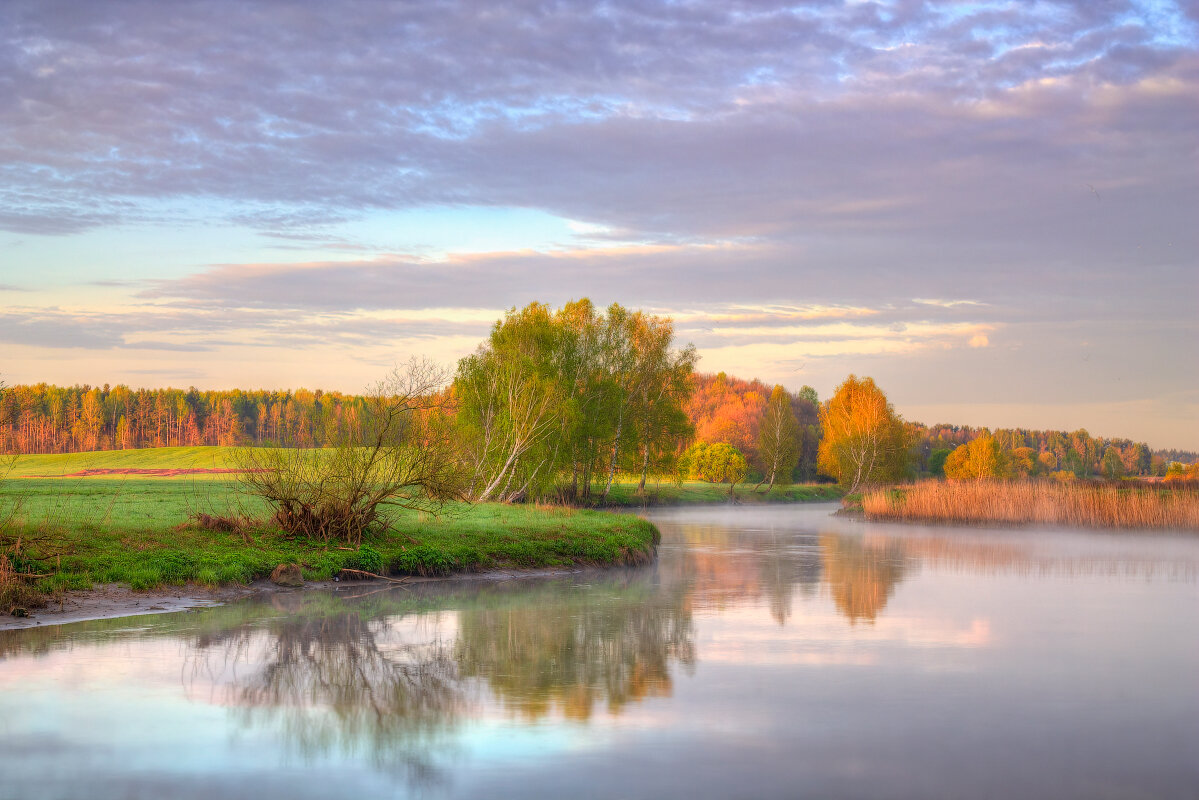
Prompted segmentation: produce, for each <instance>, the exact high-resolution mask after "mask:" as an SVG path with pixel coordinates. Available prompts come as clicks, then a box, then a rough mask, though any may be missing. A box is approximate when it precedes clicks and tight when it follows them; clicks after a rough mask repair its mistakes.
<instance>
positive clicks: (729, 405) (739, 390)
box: [687, 372, 770, 457]
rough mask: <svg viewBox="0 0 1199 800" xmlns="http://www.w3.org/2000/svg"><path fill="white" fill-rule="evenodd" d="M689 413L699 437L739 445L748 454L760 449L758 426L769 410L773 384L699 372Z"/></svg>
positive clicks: (737, 446) (706, 440) (704, 440)
mask: <svg viewBox="0 0 1199 800" xmlns="http://www.w3.org/2000/svg"><path fill="white" fill-rule="evenodd" d="M692 381H693V384H694V391H693V392H692V393H691V400H690V401H689V402H688V404H687V416H688V417H689V418H690V419H691V421H692V423H693V424H694V425H695V439H696V441H699V442H706V443H709V444H715V443H717V442H723V443H725V444H731V445H732V446H733V447H736V448H737V449H738V450H740V451H741V452H742V453H744V454H745V455H746V457H752V456H753V455H754V454H756V452H757V445H758V429H759V428H760V427H761V425H762V417H763V416H764V415H765V413H766V402H767V400H768V399H769V398H770V387H769V386H767V385H766V384H764V383H762V382H761V381H760V380H757V379H756V378H755V379H754V380H752V381H747V380H742V379H741V378H734V377H732V376H729V375H726V374H725V373H723V372H719V373H717V374H715V375H712V374H711V373H696V374H695V375H694V376H693V377H692Z"/></svg>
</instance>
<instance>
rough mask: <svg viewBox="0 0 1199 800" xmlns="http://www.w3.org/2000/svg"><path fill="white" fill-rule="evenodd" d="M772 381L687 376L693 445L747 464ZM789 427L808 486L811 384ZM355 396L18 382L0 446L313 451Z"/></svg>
mask: <svg viewBox="0 0 1199 800" xmlns="http://www.w3.org/2000/svg"><path fill="white" fill-rule="evenodd" d="M771 388H772V387H771V386H769V385H767V384H765V383H763V382H761V381H759V380H756V379H755V380H744V379H741V378H736V377H733V376H730V375H726V374H725V373H723V372H722V373H718V374H710V373H696V374H694V375H693V376H692V377H691V393H690V396H689V397H688V398H687V400H686V401H685V403H684V404H683V408H684V410H685V412H686V414H687V417H688V418H689V420H690V422H691V425H692V426H693V428H694V440H695V441H699V442H706V443H718V442H723V443H728V444H731V445H733V446H735V447H736V448H738V449H739V450H740V451H741V452H742V453H744V454H745V456H746V458H747V460H748V461H749V463H750V464H751V465H754V466H756V465H757V461H756V458H757V443H758V434H759V429H760V427H761V424H762V419H763V416H764V414H765V411H766V405H767V401H768V400H769V398H770V393H771ZM790 401H791V410H792V412H793V413H794V414H795V418H796V420H797V422H798V423H799V440H800V441H799V445H800V446H799V458H798V463H797V465H796V467H795V470H794V478H795V479H797V480H815V479H817V478H818V475H817V471H816V449H817V446H818V445H819V442H820V427H819V422H818V410H819V399H818V397H817V395H816V392H815V390H813V389H812V388H811V387H806V386H805V387H803V388H802V389H800V390H799V391H798V392H794V393H790ZM365 403H366V401H365V398H364V397H362V396H359V395H351V394H341V393H337V392H322V391H320V390H315V391H309V390H307V389H298V390H294V391H265V390H254V391H244V390H241V389H233V390H220V391H201V390H199V389H195V388H190V389H186V390H184V389H136V390H135V389H130V388H129V387H127V386H124V385H118V386H115V387H110V386H108V385H105V386H103V387H92V386H71V387H61V386H53V385H49V384H36V385H17V386H11V387H8V388H7V389H5V391H4V393H3V394H2V395H0V451H3V452H6V453H71V452H83V451H90V450H116V449H131V448H140V447H171V446H196V445H239V444H252V445H261V446H279V447H319V446H324V445H329V444H332V443H334V442H336V441H339V440H341V439H342V438H344V437H345V436H346V435H353V434H354V433H355V432H356V431H357V430H358V427H359V425H360V420H362V419H363V415H364V413H365V408H366V405H365ZM908 424H909V429H910V432H911V433H912V434H913V438H914V440H915V442H916V444H915V445H914V450H915V452H914V453H913V456H914V458H913V459H912V461H913V467H914V470H915V471H916V472H917V473H918V474H930V473H931V474H936V473H937V464H938V462H943V460H944V454H945V453H946V452H948V451H950V450H952V449H953V448H954V447H956V446H958V445H961V444H964V443H966V442H969V441H971V440H973V439H975V438H977V437H978V436H980V435H983V434H985V433H988V432H989V433H991V434H992V435H993V436H994V437H995V439H996V440H997V441H998V443H999V444H1000V445H1001V446H1002V447H1003V448H1004V449H1006V450H1008V451H1010V452H1013V453H1016V454H1017V455H1023V456H1024V457H1026V458H1030V459H1035V460H1037V461H1038V463H1039V464H1040V465H1041V467H1042V468H1043V469H1044V471H1053V470H1058V469H1063V470H1066V469H1068V470H1070V471H1072V472H1074V473H1075V474H1077V475H1079V476H1080V477H1085V476H1089V475H1099V474H1101V471H1102V470H1101V465H1102V461H1103V457H1104V455H1105V454H1106V452H1107V451H1108V450H1109V449H1112V450H1114V451H1115V453H1116V454H1117V455H1118V456H1119V458H1120V460H1121V462H1122V463H1123V466H1124V471H1125V474H1129V475H1153V474H1163V473H1164V472H1165V469H1166V466H1167V465H1168V464H1169V463H1170V462H1171V461H1180V462H1183V463H1193V462H1195V461H1197V460H1199V455H1197V454H1196V453H1193V452H1189V451H1182V450H1158V451H1153V450H1150V448H1149V447H1148V446H1147V445H1146V444H1145V443H1143V442H1134V441H1132V440H1129V439H1120V438H1115V439H1107V438H1103V437H1095V436H1091V435H1090V434H1089V433H1087V431H1085V430H1078V431H1073V432H1067V431H1041V430H1026V429H1001V430H995V431H988V430H987V429H985V428H975V427H970V426H962V425H946V424H938V425H932V426H926V425H922V424H920V423H908Z"/></svg>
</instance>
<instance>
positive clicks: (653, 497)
mask: <svg viewBox="0 0 1199 800" xmlns="http://www.w3.org/2000/svg"><path fill="white" fill-rule="evenodd" d="M842 494H843V492H842V491H841V489H840V488H839V487H838V486H837V485H836V484H827V483H801V484H795V485H792V486H775V487H773V488H771V489H770V490H767V489H766V487H765V486H763V487H762V488H761V489H758V490H757V491H755V490H754V485H753V484H752V483H748V484H746V483H741V484H738V485H737V487H736V489H735V490H734V493H733V498H734V502H737V503H805V502H813V501H820V500H839V499H840V498H841V496H842ZM727 502H729V485H728V484H727V483H705V482H704V481H684V482H683V483H682V484H681V485H679V484H674V483H661V484H658V485H654V484H647V485H646V487H645V491H644V492H638V491H637V484H636V483H635V482H632V481H629V482H621V483H616V484H613V486H612V491H611V492H609V493H608V500H607V502H606V505H608V506H614V507H618V508H640V507H642V506H647V505H648V506H655V505H692V504H705V503H727Z"/></svg>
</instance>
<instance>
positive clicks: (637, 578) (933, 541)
mask: <svg viewBox="0 0 1199 800" xmlns="http://www.w3.org/2000/svg"><path fill="white" fill-rule="evenodd" d="M834 508H835V506H833V505H829V504H810V505H798V506H797V505H791V506H767V507H752V508H746V507H709V508H676V509H662V510H657V511H654V512H652V513H651V514H650V517H651V519H653V520H654V521H655V522H656V523H657V524H658V525H659V527H660V528H661V529H662V533H663V540H662V546H661V548H660V550H659V559H658V561H657V563H656V564H654V565H652V566H648V567H643V568H638V569H628V570H616V571H587V572H581V573H577V574H573V575H570V576H567V577H556V578H549V579H516V580H507V581H497V580H487V581H479V580H475V581H465V582H463V581H454V582H442V583H429V584H419V585H415V586H411V587H380V586H378V585H373V584H372V585H364V584H356V585H349V584H347V585H344V586H343V588H341V589H339V590H338V591H330V592H326V591H297V592H285V593H279V594H275V595H272V596H270V597H267V598H265V599H260V600H253V601H245V602H238V603H233V604H230V605H227V606H223V607H218V608H210V609H202V610H196V611H190V612H185V613H175V614H163V615H158V616H144V617H130V618H124V619H112V620H101V621H93V622H85V623H76V624H72V625H63V626H55V627H42V628H34V629H27V630H20V631H7V632H0V797H2V798H22V800H29V799H31V798H43V797H45V798H78V797H89V798H143V797H144V798H159V797H174V798H205V800H211V798H214V797H220V798H255V799H256V800H262V798H268V797H287V798H318V797H319V798H329V797H363V798H366V797H370V798H375V797H407V796H414V797H428V798H440V797H451V798H459V797H461V798H498V797H520V798H618V797H619V798H688V800H697V799H698V798H734V797H745V798H793V797H821V798H823V797H870V798H938V797H944V798H961V797H970V798H984V797H996V798H999V797H1022V798H1072V797H1076V798H1096V797H1137V798H1144V797H1179V798H1183V797H1186V798H1193V797H1196V796H1199V582H1197V578H1199V537H1194V536H1185V535H1168V534H1127V533H1124V534H1120V533H1109V532H1093V531H1091V532H1088V531H1063V530H1047V529H1022V530H987V529H980V528H970V529H963V528H951V527H944V526H938V527H921V526H909V525H886V524H874V523H865V522H861V521H858V520H852V519H845V518H840V517H834V516H832V515H831V511H832V510H833V509H834Z"/></svg>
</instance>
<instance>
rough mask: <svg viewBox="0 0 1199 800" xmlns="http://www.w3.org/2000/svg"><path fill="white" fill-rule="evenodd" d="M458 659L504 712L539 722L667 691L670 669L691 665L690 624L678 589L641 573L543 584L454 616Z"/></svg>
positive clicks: (615, 708) (616, 707) (581, 716)
mask: <svg viewBox="0 0 1199 800" xmlns="http://www.w3.org/2000/svg"><path fill="white" fill-rule="evenodd" d="M458 626H459V627H458V640H457V647H456V652H455V657H456V660H457V663H458V666H459V668H460V669H461V671H462V674H463V676H466V677H479V678H483V679H485V680H486V681H487V684H488V686H489V687H490V689H491V691H492V692H493V693H494V694H495V696H496V697H497V698H498V699H499V700H500V701H501V702H502V703H503V704H504V705H505V706H506V707H507V708H509V709H511V710H513V711H515V712H516V713H518V714H519V715H520V716H522V717H525V718H531V719H535V718H538V717H541V716H544V715H546V714H549V713H550V712H552V711H554V710H557V711H559V712H560V713H561V714H562V715H563V716H564V717H566V718H568V719H574V720H586V719H588V718H589V717H590V716H591V715H592V713H593V711H594V709H595V708H596V707H597V706H599V705H603V706H604V707H605V708H606V709H607V711H608V712H609V713H617V712H619V711H620V709H621V708H622V707H623V706H625V705H626V704H628V703H631V702H636V701H639V700H642V699H644V698H646V697H663V696H669V695H670V692H671V671H672V668H673V667H674V665H676V664H677V665H681V666H682V667H683V668H684V669H690V668H691V667H692V665H693V664H694V663H695V642H694V636H695V634H694V625H693V623H692V620H691V613H690V609H689V607H688V606H687V602H686V593H685V592H684V591H683V587H680V586H674V587H669V588H663V587H661V586H658V585H656V583H655V582H654V581H653V580H652V579H647V576H641V577H640V579H637V580H631V581H628V582H625V583H623V584H612V583H607V582H604V583H601V584H600V585H598V586H585V587H577V586H571V585H569V584H552V585H549V586H545V587H542V588H541V590H540V591H538V592H537V593H536V596H535V598H533V602H529V598H528V597H527V596H524V595H522V596H521V597H520V602H519V603H509V604H504V605H502V606H500V607H494V606H486V607H478V608H471V609H467V610H464V611H462V612H461V613H460V614H459V615H458Z"/></svg>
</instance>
